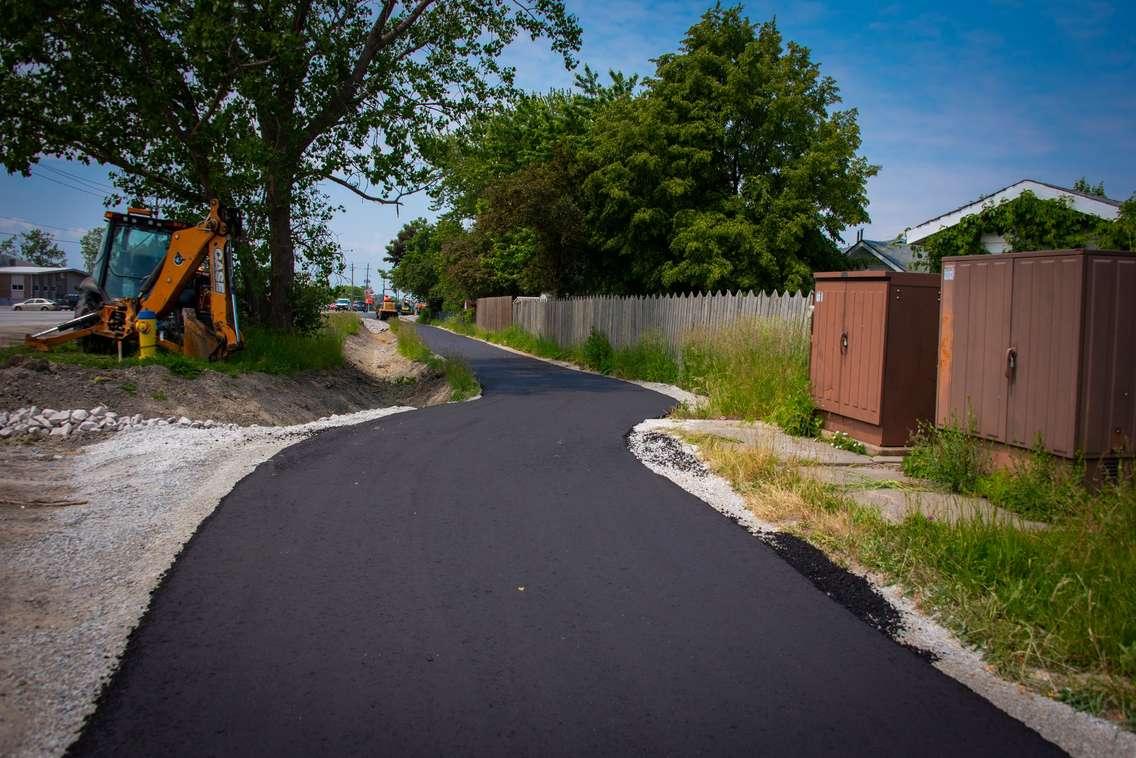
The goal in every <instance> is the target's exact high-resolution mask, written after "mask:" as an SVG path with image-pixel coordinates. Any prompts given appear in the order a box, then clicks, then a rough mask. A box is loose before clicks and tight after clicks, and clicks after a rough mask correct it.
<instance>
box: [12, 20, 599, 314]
mask: <svg viewBox="0 0 1136 758" xmlns="http://www.w3.org/2000/svg"><path fill="white" fill-rule="evenodd" d="M522 35H523V36H527V37H530V38H532V39H534V40H535V39H541V38H543V39H546V40H547V41H548V43H549V44H550V46H551V47H552V49H553V50H554V51H555V52H557V53H559V54H560V55H561V56H562V57H563V59H564V62H565V64H566V65H569V66H571V65H574V63H575V62H574V60H573V59H572V53H573V51H574V50H576V49H578V47H579V44H580V29H579V26H578V25H577V23H576V20H575V18H574V17H573V16H572V15H570V14H568V13H567V12H566V11H565V10H564V6H563V3H562V2H560V0H541V2H538V3H536V4H533V5H531V6H530V5H525V4H517V3H513V2H510V0H453V1H451V2H446V3H436V2H435V3H431V2H422V3H396V2H385V3H382V4H381V7H377V6H376V4H374V3H370V2H362V1H361V0H323V2H319V3H305V2H284V3H281V4H278V5H275V6H273V7H272V8H271V9H266V8H264V7H262V6H260V5H255V4H251V5H250V4H228V5H223V6H217V5H215V4H212V3H197V2H189V1H188V0H171V2H165V3H155V4H137V3H124V4H104V3H54V4H48V5H44V4H43V3H39V2H34V1H33V0H13V2H10V3H8V4H6V6H5V12H4V13H3V14H2V15H0V40H3V44H0V95H2V97H3V102H4V104H5V105H4V108H3V109H2V110H0V134H3V135H4V139H2V140H0V162H2V163H3V164H4V166H5V167H6V168H8V170H9V171H20V172H23V173H25V174H27V173H28V172H29V171H30V168H31V166H32V165H33V164H34V163H36V162H37V161H38V160H40V158H41V157H42V156H61V157H65V158H77V159H81V160H84V161H89V160H97V161H99V162H101V163H104V164H107V165H109V166H113V167H115V169H116V170H117V171H118V172H120V173H119V174H117V175H116V177H115V179H114V181H115V184H116V185H117V186H118V187H120V188H121V189H122V190H123V191H124V194H127V195H130V196H157V197H159V198H161V199H168V200H173V201H176V202H180V203H187V204H194V205H196V206H197V208H198V209H199V210H200V209H201V207H202V204H203V201H205V200H207V199H209V198H212V197H218V198H220V199H221V200H222V201H223V202H224V203H225V204H227V205H228V206H230V207H242V208H246V209H247V210H248V212H249V214H250V218H251V220H252V223H250V225H249V231H250V235H255V236H251V237H250V241H251V244H250V245H248V250H247V251H246V253H247V255H245V256H244V257H245V260H243V261H242V265H243V266H244V267H246V268H251V266H250V264H251V263H253V262H255V263H256V265H257V267H260V266H267V267H268V268H269V270H270V275H269V276H267V277H263V279H266V280H267V284H268V285H269V288H268V289H263V288H262V289H259V290H257V289H246V296H248V297H253V295H254V294H258V295H260V298H258V299H259V300H260V302H259V303H258V304H257V305H256V306H255V307H252V308H250V312H251V313H254V314H256V315H257V316H258V317H259V316H260V315H261V314H262V306H267V308H268V317H269V321H270V323H271V324H272V325H273V326H274V327H276V328H278V329H290V328H291V327H292V316H291V300H290V298H289V295H290V294H291V292H290V290H291V286H292V279H293V274H294V271H295V263H296V255H297V252H299V253H300V254H301V255H307V256H308V257H309V258H315V259H317V260H318V259H319V258H318V256H313V255H312V251H311V250H305V248H304V240H303V238H299V239H298V238H297V235H294V234H293V232H294V229H293V221H294V219H295V217H296V216H297V215H298V214H297V204H298V203H304V202H309V203H314V208H315V211H314V215H317V216H318V215H319V213H321V212H322V211H323V210H326V209H327V208H328V203H327V199H326V196H325V195H323V194H322V193H321V192H319V191H318V190H317V189H316V186H317V184H318V183H320V182H324V181H331V182H334V183H336V184H339V185H341V186H343V187H345V188H347V189H349V190H351V191H354V192H356V193H357V194H360V195H361V196H363V197H365V198H367V199H371V200H374V199H379V200H385V201H387V202H393V199H392V198H391V196H392V195H394V194H395V193H396V192H398V190H399V188H409V189H411V190H412V189H413V188H415V187H419V186H422V185H424V184H426V183H428V182H429V181H430V179H431V174H432V171H431V168H430V167H429V166H427V165H425V164H424V162H423V161H422V160H421V158H422V151H421V150H420V148H421V146H422V143H423V142H424V141H425V135H429V134H444V133H447V132H448V131H450V130H451V129H452V128H454V127H455V126H457V125H460V124H462V123H464V122H465V121H466V120H467V119H468V118H470V117H471V116H474V115H476V114H477V113H479V112H482V111H484V110H486V109H487V108H491V107H492V106H493V105H494V104H495V103H497V102H500V101H501V100H502V99H504V98H506V97H508V96H510V95H511V94H512V93H513V92H514V88H513V74H514V72H513V70H512V69H511V68H509V67H507V66H506V65H504V64H502V63H501V62H500V60H499V56H500V55H501V53H502V51H503V50H504V49H505V48H506V47H508V46H509V44H510V43H512V42H513V41H514V40H515V39H517V38H518V37H520V36H522ZM424 104H428V107H423V105H424ZM76 113H81V114H82V115H83V117H82V118H81V119H76V118H75V114H76ZM371 187H374V188H375V189H374V190H371V189H370V188H371ZM373 192H378V193H380V194H378V195H376V194H372V193H373ZM303 214H304V210H303V209H300V210H299V215H303ZM309 215H311V214H309ZM326 241H327V238H326V236H317V237H316V246H320V247H322V246H323V245H324V243H325V242H326ZM248 276H249V278H250V279H252V278H254V277H253V274H252V273H249V274H248ZM261 283H262V284H263V283H264V282H261Z"/></svg>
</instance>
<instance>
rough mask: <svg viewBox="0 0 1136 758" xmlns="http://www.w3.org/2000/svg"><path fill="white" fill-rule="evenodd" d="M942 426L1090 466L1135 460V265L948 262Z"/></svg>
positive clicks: (1060, 253)
mask: <svg viewBox="0 0 1136 758" xmlns="http://www.w3.org/2000/svg"><path fill="white" fill-rule="evenodd" d="M940 319H941V325H940V331H939V369H938V372H939V382H938V385H939V386H938V393H937V397H936V403H935V406H936V407H935V421H936V423H937V424H938V425H940V426H946V425H948V424H956V425H959V426H963V427H966V426H971V425H973V430H974V432H975V433H976V434H978V435H979V436H981V437H984V438H986V439H990V440H994V441H996V442H1000V443H1005V444H1008V445H1014V446H1017V447H1024V448H1032V447H1034V446H1035V445H1036V444H1037V443H1038V441H1039V440H1040V441H1041V443H1042V445H1043V446H1044V447H1045V449H1046V450H1048V451H1049V452H1051V453H1054V454H1056V455H1060V456H1064V457H1069V458H1072V457H1075V456H1077V455H1082V456H1084V457H1085V458H1086V459H1102V458H1110V459H1111V458H1118V457H1132V456H1133V455H1134V454H1136V445H1134V442H1136V404H1134V402H1133V396H1134V395H1136V255H1133V254H1132V253H1119V252H1106V251H1095V250H1054V251H1042V252H1029V253H1007V254H1002V255H974V256H960V257H951V258H944V259H943V300H942V306H941V316H940Z"/></svg>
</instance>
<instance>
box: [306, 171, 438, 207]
mask: <svg viewBox="0 0 1136 758" xmlns="http://www.w3.org/2000/svg"><path fill="white" fill-rule="evenodd" d="M322 178H324V179H327V180H329V181H332V182H335V183H336V184H338V185H339V186H340V187H346V188H347V189H349V190H351V191H352V192H354V193H355V194H356V195H358V196H359V197H361V198H363V199H364V200H370V201H371V202H373V203H379V204H381V205H394V206H400V205H402V198H404V197H406V196H407V195H414V194H416V193H418V192H421V191H422V190H424V189H428V188H429V187H430V186H431V185H433V184H434V182H435V181H436V180H435V179H431V180H430V181H428V182H426V183H425V184H423V185H422V186H421V187H415V188H414V189H408V190H402V191H401V192H399V193H398V194H397V195H395V198H394V200H390V199H388V198H385V197H379V196H377V195H370V194H367V193H366V192H364V191H363V190H361V189H359V188H358V187H356V186H355V185H354V184H352V183H351V182H349V181H347V180H346V179H341V178H340V177H338V176H335V175H334V174H330V173H329V174H323V175H322Z"/></svg>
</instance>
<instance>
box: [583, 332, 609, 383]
mask: <svg viewBox="0 0 1136 758" xmlns="http://www.w3.org/2000/svg"><path fill="white" fill-rule="evenodd" d="M580 355H581V357H582V358H583V362H584V366H585V367H586V368H590V369H591V370H592V371H599V372H600V373H601V374H610V373H611V366H612V355H613V350H612V348H611V342H610V341H609V340H608V338H607V335H606V334H604V333H603V332H601V331H599V330H598V329H595V328H593V329H592V333H591V334H589V335H588V339H586V340H584V346H583V348H582V350H581V354H580Z"/></svg>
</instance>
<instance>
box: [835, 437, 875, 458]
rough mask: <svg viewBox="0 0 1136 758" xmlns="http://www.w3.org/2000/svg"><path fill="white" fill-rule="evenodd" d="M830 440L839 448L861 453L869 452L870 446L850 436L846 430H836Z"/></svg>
mask: <svg viewBox="0 0 1136 758" xmlns="http://www.w3.org/2000/svg"><path fill="white" fill-rule="evenodd" d="M829 442H830V443H831V444H832V446H833V447H834V448H836V449H838V450H847V451H849V452H852V453H859V454H860V455H866V454H867V452H868V448H866V447H864V443H863V442H861V441H860V440H857V439H853V438H852V437H849V436H848V435H847V434H845V433H844V432H835V433H834V434H833V435H832V439H830V440H829Z"/></svg>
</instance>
